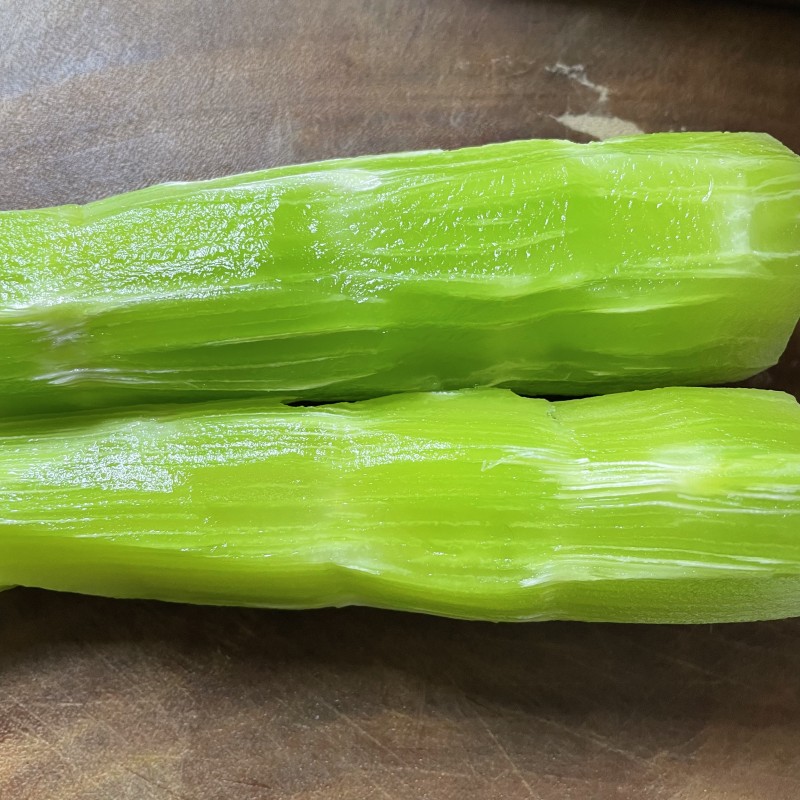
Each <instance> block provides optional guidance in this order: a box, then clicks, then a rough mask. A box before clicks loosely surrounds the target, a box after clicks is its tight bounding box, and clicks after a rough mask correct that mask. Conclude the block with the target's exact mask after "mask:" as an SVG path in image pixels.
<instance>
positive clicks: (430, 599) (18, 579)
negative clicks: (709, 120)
mask: <svg viewBox="0 0 800 800" xmlns="http://www.w3.org/2000/svg"><path fill="white" fill-rule="evenodd" d="M0 509H2V518H1V519H0V585H12V584H22V585H26V586H39V587H45V588H49V589H61V590H70V591H78V592H86V593H92V594H103V595H111V596H115V597H145V598H160V599H164V600H176V601H188V602H195V603H215V604H241V605H255V606H274V607H280V608H308V607H318V606H341V605H347V604H363V605H372V606H378V607H384V608H394V609H406V610H413V611H424V612H430V613H434V614H443V615H448V616H454V617H465V618H475V619H487V620H535V619H580V620H613V621H621V622H681V623H683V622H717V621H731V620H754V619H765V618H777V617H785V616H791V615H798V614H800V406H798V405H797V403H796V402H795V401H794V399H793V398H791V397H789V396H788V395H784V394H781V393H777V392H763V391H756V390H747V389H691V388H684V389H682V388H674V389H661V390H652V391H648V392H633V393H627V394H619V395H609V396H606V397H598V398H593V399H588V400H573V401H565V402H560V403H550V402H548V401H545V400H532V399H525V398H521V397H518V396H516V395H514V394H512V393H511V392H507V391H502V390H493V389H487V390H475V391H468V392H457V393H441V394H408V395H399V396H394V397H388V398H382V399H378V400H370V401H364V402H359V403H353V404H339V405H333V406H319V407H315V408H292V407H286V406H282V405H280V404H272V403H260V402H255V401H248V402H247V403H235V402H234V403H231V402H223V403H212V404H204V405H197V406H184V407H180V406H178V407H175V406H173V407H162V408H149V409H144V410H142V411H135V410H128V411H124V412H123V411H117V412H113V413H111V414H110V415H106V416H103V415H100V414H95V413H84V414H78V415H72V416H67V417H60V418H58V419H55V418H42V419H30V420H17V421H13V422H11V421H7V422H5V423H3V424H2V425H0Z"/></svg>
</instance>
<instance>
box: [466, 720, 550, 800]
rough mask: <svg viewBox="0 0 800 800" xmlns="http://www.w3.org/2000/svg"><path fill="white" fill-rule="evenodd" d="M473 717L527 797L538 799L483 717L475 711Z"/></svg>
mask: <svg viewBox="0 0 800 800" xmlns="http://www.w3.org/2000/svg"><path fill="white" fill-rule="evenodd" d="M475 717H476V718H477V719H478V721H479V722H480V723H481V725H482V726H483V728H484V730H485V731H486V733H488V734H489V736H490V737H491V739H492V741H493V742H494V743H495V745H496V746H497V749H498V750H499V752H500V753H501V754H502V756H503V758H504V759H505V760H506V761H507V762H508V764H509V766H510V767H511V771H512V772H513V773H514V774H515V775H516V776H517V777H518V778H519V780H520V783H522V785H523V786H524V787H525V789H526V790H527V792H528V796H529V797H534V798H538V797H539V795H537V794H536V792H534V791H533V787H532V786H531V785H530V784H529V783H528V781H527V780H526V779H525V776H524V775H523V774H522V771H521V770H520V768H519V767H518V766H517V762H516V761H514V759H513V758H511V754H510V753H509V752H508V750H506V748H505V747H503V744H502V742H501V741H500V740H499V739H498V738H497V736H496V735H495V733H494V731H493V730H492V729H491V728H490V727H489V723H488V722H487V721H486V720H485V719H484V717H483V715H481V714H480V713H479V712H478V711H475Z"/></svg>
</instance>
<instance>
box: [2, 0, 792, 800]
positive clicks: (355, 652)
mask: <svg viewBox="0 0 800 800" xmlns="http://www.w3.org/2000/svg"><path fill="white" fill-rule="evenodd" d="M798 41H800V11H798V10H797V9H791V8H780V7H777V6H775V7H772V6H757V5H747V4H745V3H733V2H731V3H722V2H718V3H715V2H707V3H699V2H688V0H687V1H685V2H681V0H671V2H668V3H648V2H633V1H631V2H628V0H572V1H571V2H569V1H568V0H563V2H556V0H539V1H538V2H536V1H534V0H430V1H429V2H424V0H413V1H412V0H385V1H383V2H378V1H377V0H372V1H370V0H283V1H280V0H263V1H259V0H229V1H228V2H214V0H174V2H170V3H164V2H159V0H140V2H137V3H124V4H123V3H114V2H102V1H101V0H62V2H59V3H48V2H45V0H25V2H22V0H7V2H5V3H2V4H0V207H2V208H20V207H32V206H40V205H52V204H57V203H64V202H80V201H86V200H89V199H93V198H97V197H100V196H104V195H108V194H111V193H114V192H119V191H124V190H127V189H133V188H136V187H140V186H144V185H147V184H151V183H155V182H159V181H164V180H176V179H181V180H184V179H194V178H202V177H210V176H214V175H220V174H223V173H229V172H236V171H242V170H247V169H254V168H258V167H264V166H267V165H272V164H281V163H288V162H293V161H303V160H311V159H318V158H326V157H330V156H339V155H350V154H358V153H366V152H379V151H390V150H400V149H411V148H424V147H435V146H439V147H456V146H461V145H468V144H478V143H483V142H488V141H496V140H503V139H510V138H516V137H528V136H559V137H568V138H575V139H578V140H586V139H587V138H589V136H590V134H591V132H595V133H602V132H604V131H608V130H611V129H614V126H616V127H617V129H620V126H621V129H626V128H625V126H635V127H637V128H639V129H641V130H645V131H654V130H679V129H682V128H686V129H716V128H722V129H733V130H737V129H755V130H765V131H768V132H769V133H772V134H774V135H775V136H777V137H779V138H780V139H782V140H783V141H784V142H785V143H786V144H787V145H789V146H790V147H793V148H794V149H795V150H800V104H798V102H797V101H798V87H799V86H800V57H798V54H797V47H798V45H797V43H798ZM628 129H629V128H628ZM581 130H584V132H583V133H582V132H580V131H581ZM586 131H588V133H587V132H586ZM799 362H800V336H799V335H796V336H795V339H794V341H793V342H792V344H791V346H790V348H789V350H788V351H787V354H786V356H785V357H784V359H783V361H782V362H781V364H780V365H779V366H778V367H777V368H775V369H773V370H770V371H769V372H768V373H764V374H763V375H761V376H758V377H757V378H755V379H753V381H751V382H750V383H751V384H752V385H760V386H768V387H770V388H776V389H779V388H782V389H789V390H793V391H794V392H795V393H796V394H800V376H799V373H798V363H799ZM799 675H800V624H798V622H796V621H786V622H780V623H769V624H760V625H731V626H714V627H708V626H703V627H695V628H688V627H650V626H641V627H629V626H603V625H578V624H542V625H519V626H492V625H483V624H468V623H458V622H451V621H446V620H438V619H432V618H425V617H419V616H413V615H402V614H391V613H381V612H376V611H369V610H363V609H350V610H344V611H325V612H312V613H278V612H268V611H263V612H260V611H241V610H233V609H213V608H191V607H183V606H169V605H163V604H157V603H136V602H115V601H111V600H101V599H92V598H83V597H77V596H69V595H56V594H51V593H46V592H38V591H33V590H22V589H17V590H13V591H10V592H5V593H3V594H2V595H0V798H3V799H4V800H5V798H13V800H34V799H35V800H50V799H51V798H59V799H61V798H75V800H84V798H86V799H87V800H126V799H128V798H130V799H131V800H151V799H152V800H161V799H162V798H163V799H164V800H167V799H168V798H178V799H179V800H216V799H217V798H219V799H220V800H223V799H224V800H256V799H258V800H261V799H262V798H263V800H273V799H276V800H283V798H287V799H288V798H295V799H300V798H302V799H303V800H305V799H306V798H337V799H342V800H343V799H344V798H348V799H349V798H392V799H395V798H396V799H398V800H399V799H400V798H432V800H446V799H448V798H454V799H455V798H459V799H460V798H463V797H481V798H498V799H499V798H502V799H503V800H515V798H540V799H541V800H549V799H550V798H554V799H555V798H565V797H575V798H585V797H592V798H601V800H604V799H605V798H620V799H622V798H637V799H638V798H644V799H645V800H649V799H653V800H662V799H663V800H694V798H700V797H702V798H704V799H705V800H722V799H723V798H725V800H745V799H747V800H750V799H752V798H770V799H771V800H781V799H782V798H786V800H789V798H792V799H794V798H796V797H798V796H800V758H798V755H797V754H798V747H799V746H800V678H799V677H798V676H799Z"/></svg>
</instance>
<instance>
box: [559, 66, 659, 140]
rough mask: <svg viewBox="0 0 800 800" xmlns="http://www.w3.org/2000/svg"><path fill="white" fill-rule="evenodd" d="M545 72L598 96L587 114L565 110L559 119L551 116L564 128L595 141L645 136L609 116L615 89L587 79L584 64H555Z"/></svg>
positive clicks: (629, 122)
mask: <svg viewBox="0 0 800 800" xmlns="http://www.w3.org/2000/svg"><path fill="white" fill-rule="evenodd" d="M545 69H546V70H547V72H550V73H552V74H553V75H562V76H563V77H565V78H568V79H569V80H571V81H573V82H575V83H577V84H579V85H580V86H584V87H585V88H587V89H590V90H591V91H593V92H594V93H595V94H596V95H597V101H596V103H595V104H594V106H593V108H591V109H589V110H588V111H585V112H582V113H580V114H573V113H572V112H570V111H567V112H566V113H564V114H561V116H558V117H553V119H555V120H556V121H557V122H560V123H561V124H562V125H563V126H564V127H565V128H569V130H571V131H575V132H576V133H584V134H587V135H588V136H592V137H593V138H595V139H611V138H613V137H615V136H635V135H636V134H639V133H644V131H643V130H642V129H641V128H640V127H639V126H638V125H637V124H636V123H635V122H631V120H627V119H622V118H621V117H617V116H615V115H614V114H611V113H609V111H608V110H607V108H606V106H607V105H608V100H609V97H610V96H611V95H612V94H613V92H614V90H613V89H611V88H610V87H609V86H605V85H604V84H602V83H596V82H595V81H592V80H590V79H589V76H588V75H587V73H586V67H585V66H584V65H583V64H564V63H562V62H561V61H558V62H556V63H555V64H553V65H551V66H549V67H545Z"/></svg>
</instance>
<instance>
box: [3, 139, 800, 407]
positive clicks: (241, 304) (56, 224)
mask: <svg viewBox="0 0 800 800" xmlns="http://www.w3.org/2000/svg"><path fill="white" fill-rule="evenodd" d="M798 315H800V159H798V157H797V156H795V155H794V154H792V153H791V152H790V151H789V150H787V149H786V148H785V147H783V146H782V145H781V144H780V143H778V142H777V141H775V140H774V139H772V138H771V137H769V136H766V135H763V134H752V133H742V134H722V133H685V134H655V135H648V136H639V137H629V138H624V139H617V140H612V141H606V142H595V143H592V144H588V145H578V144H573V143H570V142H564V141H548V140H537V141H521V142H510V143H506V144H497V145H488V146H486V147H477V148H470V149H465V150H456V151H452V152H439V151H434V152H421V153H406V154H400V155H387V156H374V157H363V158H353V159H346V160H339V161H329V162H323V163H317V164H307V165H302V166H295V167H285V168H279V169H271V170H266V171H263V172H257V173H252V174H249V175H239V176H234V177H231V178H223V179H220V180H214V181H207V182H201V183H187V184H167V185H163V186H156V187H153V188H150V189H145V190H142V191H139V192H134V193H132V194H126V195H121V196H118V197H111V198H109V199H106V200H101V201H99V202H96V203H91V204H89V205H87V206H62V207H59V208H51V209H45V210H36V211H10V212H4V213H0V411H2V412H3V413H7V414H9V413H20V412H25V413H27V412H31V411H36V410H47V409H60V408H64V407H68V406H69V407H83V406H102V405H108V404H125V403H136V402H158V401H172V400H182V401H185V400H198V399H200V400H201V399H209V398H221V397H231V396H234V397H235V396H238V397H243V396H245V395H253V394H258V393H264V394H268V395H271V396H273V397H276V398H281V399H312V400H337V399H357V398H364V397H371V396H376V395H380V394H386V393H393V392H400V391H418V390H436V389H457V388H463V387H471V386H501V387H508V388H512V389H515V390H518V391H521V392H522V393H525V394H568V395H580V394H592V393H600V392H614V391H622V390H626V389H631V388H648V387H653V386H659V385H668V384H691V383H719V382H727V381H732V380H738V379H741V378H745V377H747V376H749V375H752V374H754V373H756V372H758V371H760V370H762V369H764V368H765V367H768V366H770V365H771V364H773V363H774V362H775V361H776V360H777V358H778V356H779V354H780V353H781V351H782V349H783V347H784V346H785V343H786V341H787V339H788V337H789V335H790V332H791V330H792V328H793V326H794V324H795V322H796V320H797V318H798Z"/></svg>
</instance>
